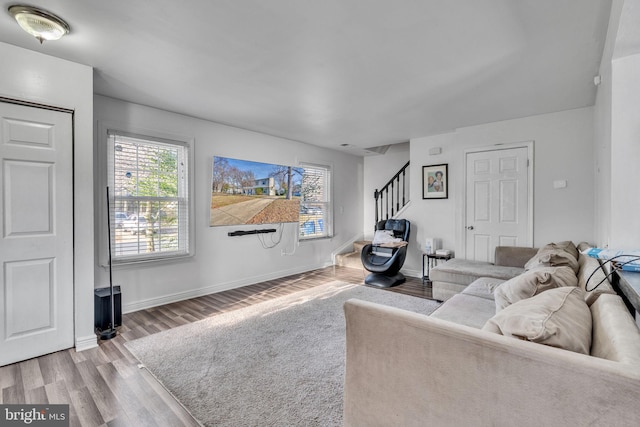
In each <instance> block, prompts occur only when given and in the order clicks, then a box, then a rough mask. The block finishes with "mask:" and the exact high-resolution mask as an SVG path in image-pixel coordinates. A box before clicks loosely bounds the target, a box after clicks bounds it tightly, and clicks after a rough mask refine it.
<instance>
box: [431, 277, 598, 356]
mask: <svg viewBox="0 0 640 427" xmlns="http://www.w3.org/2000/svg"><path fill="white" fill-rule="evenodd" d="M436 311H437V310H436ZM483 329H484V330H487V331H491V332H495V333H498V334H501V335H506V336H511V337H515V338H520V339H524V340H528V341H532V342H536V343H540V344H545V345H549V346H552V347H559V348H563V349H565V350H571V351H575V352H578V353H583V354H589V350H590V348H591V312H590V311H589V307H588V306H587V304H586V302H585V300H584V291H582V289H580V288H577V287H576V288H574V287H562V288H556V289H550V290H548V291H546V292H543V293H541V294H539V295H536V296H534V297H531V298H528V299H524V300H520V301H518V302H516V303H514V304H512V305H510V306H508V307H506V308H505V309H504V310H502V311H500V312H499V313H498V314H496V315H495V316H494V317H492V318H491V319H489V320H488V321H487V323H486V324H485V325H484V327H483Z"/></svg>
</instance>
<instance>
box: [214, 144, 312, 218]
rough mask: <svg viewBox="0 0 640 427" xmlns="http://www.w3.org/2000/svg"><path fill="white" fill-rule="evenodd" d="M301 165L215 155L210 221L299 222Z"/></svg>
mask: <svg viewBox="0 0 640 427" xmlns="http://www.w3.org/2000/svg"><path fill="white" fill-rule="evenodd" d="M302 173H303V169H302V168H296V167H293V166H283V165H275V164H270V163H260V162H252V161H248V160H238V159H232V158H228V157H218V156H214V158H213V175H212V181H211V219H210V225H211V226H212V227H214V226H220V225H242V224H277V223H283V222H298V220H299V216H300V193H301V188H302Z"/></svg>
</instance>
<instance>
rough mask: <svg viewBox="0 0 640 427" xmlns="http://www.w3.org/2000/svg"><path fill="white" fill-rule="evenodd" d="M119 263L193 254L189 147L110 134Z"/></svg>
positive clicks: (114, 254)
mask: <svg viewBox="0 0 640 427" xmlns="http://www.w3.org/2000/svg"><path fill="white" fill-rule="evenodd" d="M108 147H109V163H108V185H109V189H110V190H109V191H110V194H111V197H112V200H111V201H110V210H111V212H110V219H111V232H112V235H111V238H112V241H111V248H112V257H113V260H114V261H141V260H152V259H158V258H167V257H178V256H186V255H189V253H190V227H191V225H190V215H189V210H190V197H189V181H190V180H189V173H190V172H189V159H190V156H189V149H190V147H189V145H188V144H187V143H184V142H178V141H168V140H160V139H156V138H150V137H144V136H138V135H131V134H126V133H122V132H117V131H109V132H108Z"/></svg>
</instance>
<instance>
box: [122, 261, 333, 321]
mask: <svg viewBox="0 0 640 427" xmlns="http://www.w3.org/2000/svg"><path fill="white" fill-rule="evenodd" d="M331 265H333V264H332V263H331V262H325V263H322V264H317V265H308V266H302V267H297V268H292V269H289V270H281V271H277V272H274V273H271V274H265V275H262V276H253V277H249V278H245V279H242V280H234V281H230V282H225V283H218V284H216V285H213V286H207V287H205V288H198V289H192V290H189V291H184V292H178V293H175V294H169V295H164V296H161V297H157V298H149V299H146V300H141V301H136V302H133V303H129V304H124V305H123V306H122V313H124V314H126V313H133V312H135V311H139V310H145V309H148V308H152V307H158V306H160V305H165V304H171V303H174V302H178V301H184V300H187V299H191V298H197V297H201V296H204V295H209V294H214V293H216V292H222V291H227V290H229V289H235V288H239V287H242V286H248V285H253V284H254V283H260V282H266V281H268V280H274V279H279V278H281V277H286V276H291V275H293V274H300V273H306V272H307V271H311V270H317V269H319V268H325V267H329V266H331Z"/></svg>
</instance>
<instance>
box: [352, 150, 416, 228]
mask: <svg viewBox="0 0 640 427" xmlns="http://www.w3.org/2000/svg"><path fill="white" fill-rule="evenodd" d="M409 153H410V146H409V143H408V142H405V143H402V144H394V145H392V146H391V147H389V149H388V150H387V152H386V153H385V154H384V155H381V156H377V155H375V156H367V157H365V158H364V217H363V224H364V237H365V238H367V239H369V240H371V239H372V238H373V232H374V226H375V219H376V218H375V202H374V201H375V199H374V192H375V190H376V189H378V190H379V189H380V188H382V187H383V186H384V185H385V184H386V183H387V182H389V180H390V179H391V178H392V177H393V176H394V175H395V174H396V173H397V172H398V171H399V170H400V168H401V167H403V166H404V165H405V164H406V163H407V162H408V161H409ZM406 173H407V175H406V181H405V183H406V186H407V188H406V191H407V198H410V197H411V193H410V189H411V185H410V181H411V179H410V176H411V175H410V174H411V166H409V169H408V170H407V171H406ZM400 197H402V196H400Z"/></svg>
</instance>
